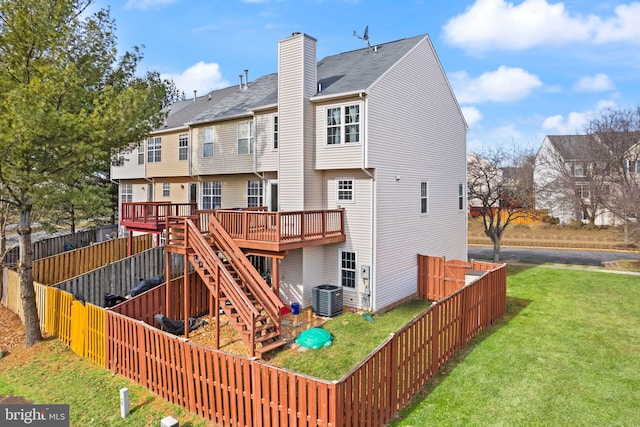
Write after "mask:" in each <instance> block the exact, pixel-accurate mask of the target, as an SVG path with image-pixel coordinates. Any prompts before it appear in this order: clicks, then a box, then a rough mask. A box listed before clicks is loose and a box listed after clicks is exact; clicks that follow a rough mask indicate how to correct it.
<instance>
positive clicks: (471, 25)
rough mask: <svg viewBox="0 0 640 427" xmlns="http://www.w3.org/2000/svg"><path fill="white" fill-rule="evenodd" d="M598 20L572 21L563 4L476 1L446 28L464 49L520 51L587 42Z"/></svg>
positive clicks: (543, 0) (527, 0)
mask: <svg viewBox="0 0 640 427" xmlns="http://www.w3.org/2000/svg"><path fill="white" fill-rule="evenodd" d="M594 20H596V18H595V17H593V16H589V17H587V18H583V17H572V16H570V15H569V13H568V12H567V10H566V9H565V7H564V4H563V3H556V4H549V3H547V0H525V1H523V2H522V3H520V4H519V5H514V4H513V3H510V2H506V1H504V0H477V1H476V2H475V3H474V4H473V5H472V6H470V7H468V8H467V10H466V11H465V12H464V13H463V14H461V15H458V16H455V17H453V18H451V19H450V20H449V21H448V22H447V23H446V24H445V25H444V28H443V30H444V38H445V40H446V41H447V42H448V43H450V44H452V45H456V46H459V47H462V48H463V49H468V50H488V49H507V50H521V49H527V48H530V47H533V46H536V45H540V44H555V45H557V44H563V43H567V42H574V41H582V40H587V39H588V38H589V35H590V32H591V30H590V28H591V27H592V21H594Z"/></svg>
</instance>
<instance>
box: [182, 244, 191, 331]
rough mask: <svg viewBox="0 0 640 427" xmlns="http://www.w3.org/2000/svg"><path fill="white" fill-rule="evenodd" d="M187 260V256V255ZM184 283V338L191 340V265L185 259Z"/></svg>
mask: <svg viewBox="0 0 640 427" xmlns="http://www.w3.org/2000/svg"><path fill="white" fill-rule="evenodd" d="M185 258H186V255H185ZM182 273H183V274H182V278H183V279H182V281H183V283H184V293H183V295H184V313H183V316H182V317H184V337H185V338H189V312H190V304H189V300H190V295H189V288H190V283H189V281H190V279H189V263H188V262H187V260H186V259H185V263H184V271H183V272H182Z"/></svg>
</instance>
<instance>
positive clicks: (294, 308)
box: [291, 302, 300, 314]
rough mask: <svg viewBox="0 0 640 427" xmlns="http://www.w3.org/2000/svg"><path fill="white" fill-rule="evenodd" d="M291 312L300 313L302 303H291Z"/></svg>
mask: <svg viewBox="0 0 640 427" xmlns="http://www.w3.org/2000/svg"><path fill="white" fill-rule="evenodd" d="M291 312H292V313H293V314H300V303H298V302H292V303H291Z"/></svg>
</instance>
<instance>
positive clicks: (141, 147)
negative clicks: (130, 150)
mask: <svg viewBox="0 0 640 427" xmlns="http://www.w3.org/2000/svg"><path fill="white" fill-rule="evenodd" d="M138 164H139V165H144V142H141V143H140V144H138Z"/></svg>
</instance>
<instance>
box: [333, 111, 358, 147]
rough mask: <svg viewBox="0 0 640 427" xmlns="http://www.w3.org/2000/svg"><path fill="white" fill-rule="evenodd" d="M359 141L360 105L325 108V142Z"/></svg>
mask: <svg viewBox="0 0 640 427" xmlns="http://www.w3.org/2000/svg"><path fill="white" fill-rule="evenodd" d="M352 142H360V105H347V106H345V107H335V108H328V109H327V144H328V145H337V144H349V143H352Z"/></svg>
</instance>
